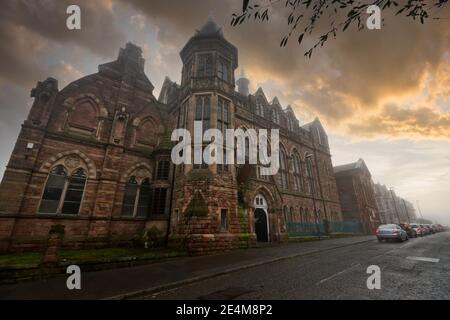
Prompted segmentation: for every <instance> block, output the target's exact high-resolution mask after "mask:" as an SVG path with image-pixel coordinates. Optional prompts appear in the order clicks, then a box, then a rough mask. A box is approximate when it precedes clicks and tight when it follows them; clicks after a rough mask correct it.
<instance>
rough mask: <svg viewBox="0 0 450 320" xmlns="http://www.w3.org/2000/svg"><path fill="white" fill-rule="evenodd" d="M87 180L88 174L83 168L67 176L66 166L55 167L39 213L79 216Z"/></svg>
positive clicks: (48, 181) (47, 184) (50, 175)
mask: <svg viewBox="0 0 450 320" xmlns="http://www.w3.org/2000/svg"><path fill="white" fill-rule="evenodd" d="M86 180H87V177H86V172H85V171H84V169H82V168H78V169H76V170H74V171H73V173H72V175H71V176H67V173H66V170H65V168H64V166H62V165H58V166H56V167H54V168H53V169H52V170H51V171H50V174H49V175H48V179H47V183H46V185H45V189H44V193H43V195H42V200H41V204H40V206H39V212H40V213H62V214H78V213H79V211H80V206H81V200H82V199H83V193H84V188H85V185H86Z"/></svg>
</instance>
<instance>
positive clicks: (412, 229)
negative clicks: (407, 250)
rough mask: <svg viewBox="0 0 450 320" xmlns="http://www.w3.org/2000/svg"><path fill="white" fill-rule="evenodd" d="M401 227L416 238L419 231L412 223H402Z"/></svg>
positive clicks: (410, 236)
mask: <svg viewBox="0 0 450 320" xmlns="http://www.w3.org/2000/svg"><path fill="white" fill-rule="evenodd" d="M400 227H401V228H402V229H403V230H405V231H406V233H407V234H408V237H409V238H416V237H417V232H416V230H415V229H414V228H413V227H411V225H410V224H408V223H400Z"/></svg>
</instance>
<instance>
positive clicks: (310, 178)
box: [305, 154, 315, 194]
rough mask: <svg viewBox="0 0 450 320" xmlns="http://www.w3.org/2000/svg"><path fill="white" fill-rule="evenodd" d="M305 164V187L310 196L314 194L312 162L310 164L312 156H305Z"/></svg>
mask: <svg viewBox="0 0 450 320" xmlns="http://www.w3.org/2000/svg"><path fill="white" fill-rule="evenodd" d="M305 162H306V180H307V186H308V192H309V193H310V194H315V190H314V189H315V184H314V183H315V182H314V172H313V170H314V168H313V162H312V155H311V154H307V155H306V156H305Z"/></svg>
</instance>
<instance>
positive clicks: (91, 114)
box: [0, 20, 341, 253]
mask: <svg viewBox="0 0 450 320" xmlns="http://www.w3.org/2000/svg"><path fill="white" fill-rule="evenodd" d="M180 56H181V59H182V62H183V69H182V77H181V84H176V83H174V82H172V81H171V80H170V79H168V78H166V80H165V82H164V84H163V86H162V89H161V92H160V96H159V99H156V98H155V97H154V95H153V93H152V92H153V85H152V83H151V82H150V80H149V79H148V78H147V76H146V75H145V73H144V59H143V58H142V51H141V49H140V48H139V47H137V46H135V45H133V44H131V43H128V44H127V45H126V47H125V48H123V49H120V52H119V56H118V58H117V60H116V61H112V62H109V63H105V64H102V65H100V66H99V68H98V72H97V73H95V74H92V75H88V76H86V77H83V78H81V79H79V80H76V81H74V82H72V83H71V84H69V85H68V86H66V87H65V88H64V89H62V90H59V89H58V83H57V80H55V79H53V78H48V79H47V80H45V81H43V82H38V84H37V86H36V88H34V89H33V90H32V91H31V96H32V97H33V98H34V103H33V105H32V107H31V110H30V113H29V116H28V118H27V119H26V120H25V122H24V124H23V125H22V129H21V132H20V134H19V137H18V140H17V142H16V145H15V148H14V151H13V153H12V155H11V158H10V161H9V163H8V165H7V169H6V171H5V174H4V177H3V181H2V183H1V186H0V188H1V189H0V244H1V249H2V250H14V249H27V248H30V249H31V248H36V247H39V246H41V245H43V244H44V243H45V241H46V238H47V235H48V232H49V229H50V227H51V226H52V225H56V224H58V225H64V226H65V235H64V240H63V244H64V245H65V246H77V247H81V246H89V245H94V246H101V245H104V246H108V245H109V246H111V245H119V244H128V243H130V242H131V241H132V240H133V239H136V237H139V235H141V234H142V232H143V231H144V230H148V229H151V228H157V230H160V232H161V234H162V235H164V237H165V239H166V240H167V241H168V244H169V245H172V246H185V247H187V248H189V249H190V250H191V251H193V252H196V253H206V252H208V251H218V250H223V249H228V248H236V247H242V246H249V245H252V244H254V243H256V242H257V241H280V240H283V239H286V238H287V236H288V235H287V231H286V223H287V222H288V221H323V220H328V221H339V220H341V210H340V205H339V199H338V194H337V188H336V182H335V177H334V173H333V167H332V162H331V155H330V149H329V146H328V140H327V135H326V133H325V131H324V129H323V127H322V125H321V123H320V121H319V120H318V119H316V120H315V121H313V122H311V123H308V124H306V125H303V126H300V125H299V122H298V120H297V119H296V118H295V115H294V112H293V111H292V109H291V108H290V107H287V108H286V109H283V108H282V107H281V105H280V103H279V101H278V99H277V98H274V99H273V100H272V101H271V102H269V101H268V100H267V98H266V96H265V95H264V92H263V91H262V89H258V90H257V92H256V93H255V94H249V92H248V85H249V81H248V80H247V79H245V78H241V79H239V80H237V81H235V77H234V73H235V70H236V69H237V67H238V51H237V48H236V47H235V46H234V45H232V44H231V43H229V42H228V41H227V40H226V39H225V38H224V36H223V34H222V32H221V29H220V28H219V27H218V26H217V25H216V24H215V23H214V22H213V21H212V20H209V21H208V22H207V23H206V24H205V25H204V26H203V27H202V28H201V29H200V30H199V31H197V32H196V33H195V34H194V36H192V37H191V38H190V40H189V41H188V42H187V44H186V45H185V46H184V48H183V49H182V50H181V53H180ZM235 83H237V84H238V90H237V91H236V90H235ZM194 121H202V123H203V126H204V128H218V129H221V130H225V129H227V128H243V129H244V130H246V129H249V128H254V129H258V128H267V129H272V128H276V129H280V140H281V146H280V150H281V152H280V160H281V168H280V170H279V173H278V174H277V175H275V176H261V175H259V174H258V173H259V169H258V167H255V165H253V166H250V165H241V166H239V167H238V166H235V165H231V164H230V165H217V164H214V165H209V166H208V165H206V164H200V165H189V164H184V165H178V166H175V165H174V164H172V163H171V160H170V159H171V158H170V154H171V148H172V146H173V144H174V142H171V133H172V131H173V129H175V128H187V129H188V130H190V131H191V132H192V130H193V123H194ZM314 208H315V210H314Z"/></svg>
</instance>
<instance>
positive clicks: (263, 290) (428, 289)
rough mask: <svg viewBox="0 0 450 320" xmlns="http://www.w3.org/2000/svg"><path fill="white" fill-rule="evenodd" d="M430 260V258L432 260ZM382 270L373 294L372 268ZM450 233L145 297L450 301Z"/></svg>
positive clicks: (286, 263) (300, 260)
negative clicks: (369, 269) (369, 272)
mask: <svg viewBox="0 0 450 320" xmlns="http://www.w3.org/2000/svg"><path fill="white" fill-rule="evenodd" d="M428 258H430V259H428ZM370 265H377V266H379V267H380V269H381V289H379V290H377V289H373V290H369V289H368V288H367V285H366V281H367V278H368V277H369V276H370V274H367V273H366V271H367V267H368V266H370ZM449 277H450V233H449V232H443V233H438V234H435V235H430V236H426V237H423V238H414V239H410V240H409V241H406V242H403V243H399V242H387V243H386V242H383V243H378V242H377V241H376V240H374V241H369V242H364V243H359V244H355V245H352V246H347V247H342V248H337V249H333V250H329V251H324V252H320V253H315V254H310V255H306V256H300V257H296V258H292V259H286V260H281V261H277V262H273V263H268V264H265V265H261V266H257V267H254V268H250V269H247V270H241V271H238V272H234V273H230V274H226V275H223V276H219V277H215V278H212V279H209V280H205V281H201V282H197V283H193V284H189V285H185V286H181V287H178V288H175V289H171V290H167V291H163V292H159V293H154V294H151V295H147V296H144V297H143V298H144V299H433V300H434V299H450V281H449Z"/></svg>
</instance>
